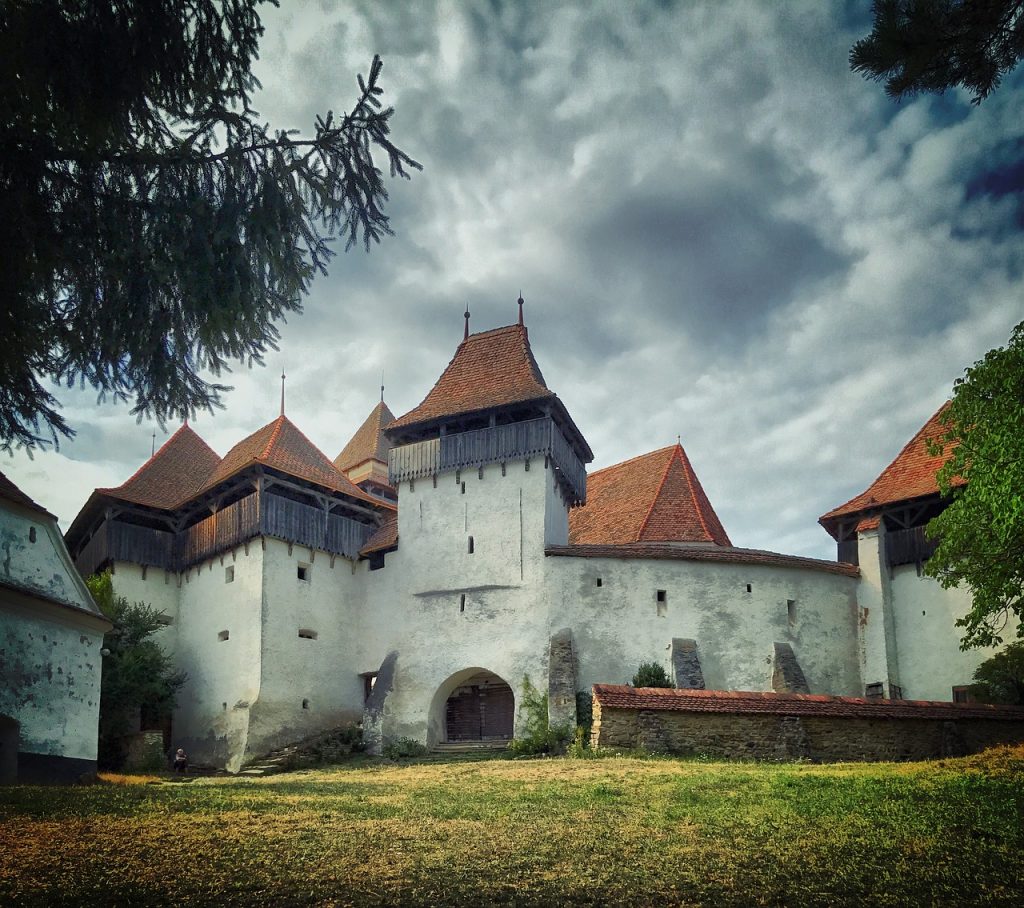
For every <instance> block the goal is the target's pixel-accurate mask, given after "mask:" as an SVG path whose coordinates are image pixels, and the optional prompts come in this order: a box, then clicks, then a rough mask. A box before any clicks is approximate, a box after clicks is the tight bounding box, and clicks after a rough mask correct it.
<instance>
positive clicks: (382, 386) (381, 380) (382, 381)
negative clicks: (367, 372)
mask: <svg viewBox="0 0 1024 908" xmlns="http://www.w3.org/2000/svg"><path fill="white" fill-rule="evenodd" d="M380 402H381V403H384V370H383V369H381V370H380Z"/></svg>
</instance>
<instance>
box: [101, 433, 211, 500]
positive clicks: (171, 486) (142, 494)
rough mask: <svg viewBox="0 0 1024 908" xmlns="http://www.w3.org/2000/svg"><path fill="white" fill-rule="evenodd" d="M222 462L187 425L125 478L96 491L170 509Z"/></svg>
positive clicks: (192, 491) (188, 495) (119, 498)
mask: <svg viewBox="0 0 1024 908" xmlns="http://www.w3.org/2000/svg"><path fill="white" fill-rule="evenodd" d="M219 463H220V458H219V457H218V456H217V455H216V453H215V452H214V451H213V449H212V448H211V447H210V446H209V445H208V444H207V443H206V442H205V441H203V440H202V439H201V438H200V437H199V436H198V435H197V434H196V433H195V431H193V429H192V428H191V427H190V426H188V425H184V426H182V427H181V428H180V429H178V431H177V432H175V433H174V434H173V435H172V436H171V437H170V438H169V439H167V441H165V442H164V443H163V445H161V446H160V450H158V451H157V452H156V453H155V454H154V455H153V456H152V457H150V458H149V460H147V461H146V462H145V463H144V464H143V465H142V466H141V467H139V468H138V470H136V471H135V473H134V474H132V475H131V476H130V477H129V478H128V479H127V480H126V481H125V482H123V483H121V485H119V486H117V487H116V488H111V489H97V490H96V493H95V494H97V495H107V496H109V497H111V498H116V499H118V500H120V501H128V502H131V503H133V504H141V505H146V506H147V507H151V508H163V509H165V510H171V509H172V508H174V507H176V506H177V505H179V504H182V503H183V502H185V501H187V500H188V499H189V498H191V497H192V496H193V495H195V494H196V493H197V492H198V491H199V490H200V488H201V487H202V486H203V485H204V484H205V482H206V480H207V479H208V478H209V476H210V474H212V473H213V471H214V470H215V469H216V468H217V465H218V464H219Z"/></svg>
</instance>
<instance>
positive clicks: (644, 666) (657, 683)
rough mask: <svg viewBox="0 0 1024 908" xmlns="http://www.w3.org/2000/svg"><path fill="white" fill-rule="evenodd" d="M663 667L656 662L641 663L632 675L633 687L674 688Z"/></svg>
mask: <svg viewBox="0 0 1024 908" xmlns="http://www.w3.org/2000/svg"><path fill="white" fill-rule="evenodd" d="M674 686H675V685H673V684H672V682H671V681H670V680H669V677H668V673H667V672H666V671H665V669H664V667H663V666H662V665H660V664H659V663H657V662H641V663H640V668H638V669H637V672H636V674H635V675H633V687H674Z"/></svg>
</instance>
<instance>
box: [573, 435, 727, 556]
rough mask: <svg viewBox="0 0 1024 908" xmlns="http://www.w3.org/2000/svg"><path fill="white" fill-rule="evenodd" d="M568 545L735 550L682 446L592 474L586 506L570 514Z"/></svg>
mask: <svg viewBox="0 0 1024 908" xmlns="http://www.w3.org/2000/svg"><path fill="white" fill-rule="evenodd" d="M569 542H570V543H571V544H572V545H623V544H629V543H637V542H648V543H656V542H713V543H715V544H716V545H723V546H728V545H731V544H732V543H730V542H729V537H728V536H727V535H726V532H725V529H724V528H723V527H722V524H721V521H719V519H718V515H717V514H716V513H715V510H714V508H712V507H711V502H710V501H708V497H707V495H706V494H705V493H704V489H703V487H702V486H701V484H700V480H699V479H697V474H696V473H695V472H694V471H693V467H692V466H691V465H690V460H689V458H688V457H687V456H686V452H685V451H684V450H683V448H682V446H681V445H678V444H677V445H670V446H669V447H667V448H661V449H660V450H658V451H652V452H651V453H650V454H643V455H641V456H640V457H634V458H633V459H632V460H627V461H625V462H624V463H620V464H616V465H615V466H612V467H606V468H605V469H603V470H597V471H596V472H594V473H591V474H589V475H588V476H587V503H586V504H585V505H584V506H583V507H581V508H574V509H573V510H572V511H570V512H569Z"/></svg>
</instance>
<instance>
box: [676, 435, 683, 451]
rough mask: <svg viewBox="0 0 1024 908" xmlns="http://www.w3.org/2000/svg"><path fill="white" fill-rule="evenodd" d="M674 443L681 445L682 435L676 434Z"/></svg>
mask: <svg viewBox="0 0 1024 908" xmlns="http://www.w3.org/2000/svg"><path fill="white" fill-rule="evenodd" d="M676 444H677V445H679V447H680V448H681V447H682V446H683V436H682V435H677V436H676Z"/></svg>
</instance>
